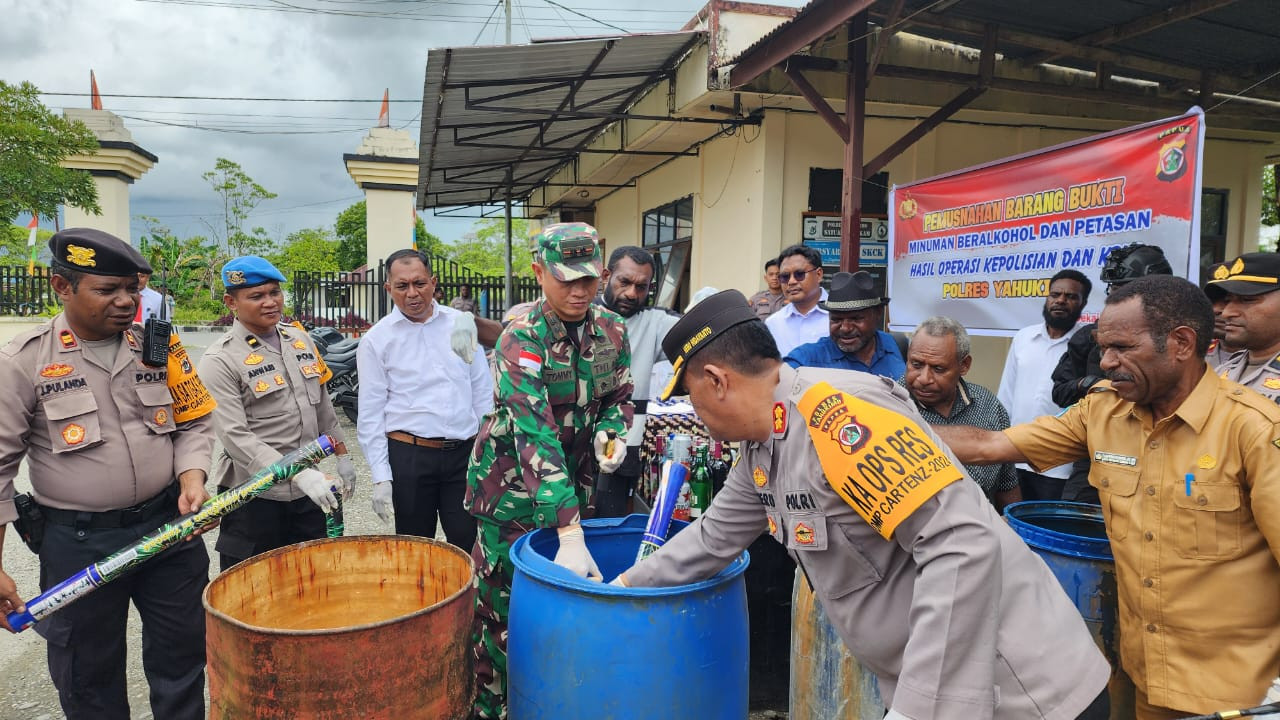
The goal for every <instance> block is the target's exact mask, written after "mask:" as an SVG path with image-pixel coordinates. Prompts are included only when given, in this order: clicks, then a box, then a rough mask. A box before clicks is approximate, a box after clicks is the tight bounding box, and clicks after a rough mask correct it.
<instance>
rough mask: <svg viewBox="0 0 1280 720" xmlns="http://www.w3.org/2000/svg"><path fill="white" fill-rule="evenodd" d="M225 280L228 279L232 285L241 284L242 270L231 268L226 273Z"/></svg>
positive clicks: (242, 279) (242, 282) (242, 280)
mask: <svg viewBox="0 0 1280 720" xmlns="http://www.w3.org/2000/svg"><path fill="white" fill-rule="evenodd" d="M227 280H228V281H230V282H231V284H232V285H243V284H244V271H243V270H232V271H231V272H229V273H227Z"/></svg>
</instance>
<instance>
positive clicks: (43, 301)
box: [0, 265, 57, 315]
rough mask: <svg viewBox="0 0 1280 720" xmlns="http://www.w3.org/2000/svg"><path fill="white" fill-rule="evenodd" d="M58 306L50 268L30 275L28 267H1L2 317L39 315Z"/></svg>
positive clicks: (0, 305) (0, 304) (35, 270)
mask: <svg viewBox="0 0 1280 720" xmlns="http://www.w3.org/2000/svg"><path fill="white" fill-rule="evenodd" d="M56 304H57V298H56V297H55V296H54V294H53V289H52V288H50V287H49V268H46V267H37V268H33V270H32V272H30V273H28V272H27V266H26V265H0V315H39V314H40V313H42V312H44V309H45V307H46V306H49V305H56Z"/></svg>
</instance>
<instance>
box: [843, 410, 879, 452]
mask: <svg viewBox="0 0 1280 720" xmlns="http://www.w3.org/2000/svg"><path fill="white" fill-rule="evenodd" d="M870 437H871V428H869V427H867V426H866V425H863V424H862V423H860V422H858V419H857V418H855V417H851V418H849V422H848V423H845V425H844V426H842V427H841V428H840V429H839V430H837V431H836V442H838V443H840V449H841V450H843V451H845V452H846V453H848V454H849V455H852V454H854V453H855V452H857V451H858V450H859V449H861V448H862V446H863V445H866V444H867V440H868V439H869V438H870Z"/></svg>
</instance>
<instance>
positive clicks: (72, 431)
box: [62, 423, 84, 445]
mask: <svg viewBox="0 0 1280 720" xmlns="http://www.w3.org/2000/svg"><path fill="white" fill-rule="evenodd" d="M62 441H63V442H65V443H66V444H68V445H79V444H80V443H82V442H84V428H82V427H80V426H79V425H77V424H75V423H71V424H70V425H68V426H66V427H64V428H62Z"/></svg>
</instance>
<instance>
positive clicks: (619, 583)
mask: <svg viewBox="0 0 1280 720" xmlns="http://www.w3.org/2000/svg"><path fill="white" fill-rule="evenodd" d="M625 576H626V573H618V577H616V578H614V579H612V580H610V581H609V584H610V585H612V586H614V587H620V588H629V587H631V586H630V585H628V584H627V581H626V579H625Z"/></svg>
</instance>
